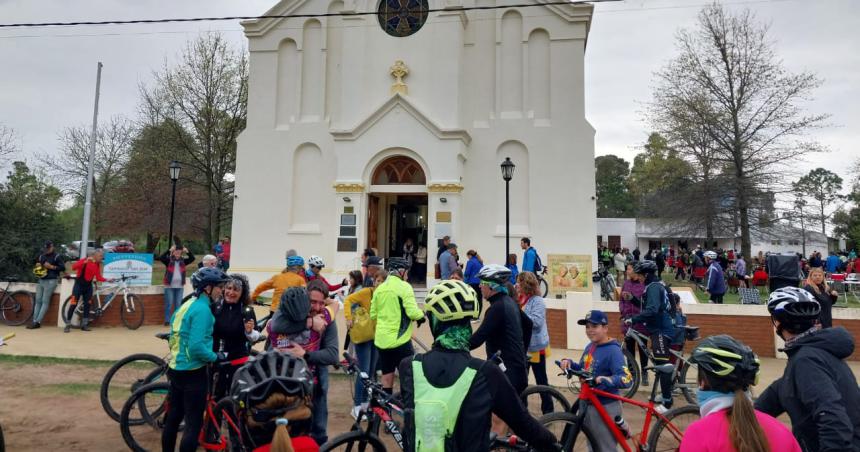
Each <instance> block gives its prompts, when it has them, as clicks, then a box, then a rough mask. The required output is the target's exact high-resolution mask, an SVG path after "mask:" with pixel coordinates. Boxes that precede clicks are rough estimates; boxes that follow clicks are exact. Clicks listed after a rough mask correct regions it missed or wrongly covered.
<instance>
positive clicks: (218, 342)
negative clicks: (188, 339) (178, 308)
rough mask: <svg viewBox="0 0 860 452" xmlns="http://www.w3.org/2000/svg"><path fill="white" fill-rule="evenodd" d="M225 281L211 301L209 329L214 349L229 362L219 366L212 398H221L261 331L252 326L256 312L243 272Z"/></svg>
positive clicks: (255, 320) (254, 323)
mask: <svg viewBox="0 0 860 452" xmlns="http://www.w3.org/2000/svg"><path fill="white" fill-rule="evenodd" d="M229 278H230V280H229V281H227V283H226V284H224V290H223V296H222V297H221V298H220V299H219V300H218V301H216V302H215V303H213V304H212V305H211V306H210V308H211V309H212V315H213V316H214V317H215V325H214V327H213V329H212V343H213V349H212V350H213V351H214V352H216V353H217V352H224V353H225V354H226V355H227V359H229V360H230V362H231V363H235V364H233V365H231V366H225V367H223V368H221V369H220V372H221V375H220V376H219V378H218V385H217V386H216V387H215V388H214V391H213V393H214V394H215V399H217V400H221V398H222V397H224V395H225V394H226V393H227V390H228V389H229V388H230V384H231V383H232V381H233V374H234V373H235V372H236V369H238V368H239V366H241V365H242V364H244V360H243V358H245V359H247V357H248V356H249V355H250V353H251V345H252V344H253V343H254V342H255V341H256V340H257V339H259V338H260V332H259V331H257V330H255V329H254V326H256V324H257V316H256V314H255V313H254V308H252V307H251V297H250V296H249V295H248V293H249V292H250V287H249V286H248V278H247V277H246V276H245V275H240V274H235V273H234V274H232V275H230V277H229Z"/></svg>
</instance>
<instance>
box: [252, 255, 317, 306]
mask: <svg viewBox="0 0 860 452" xmlns="http://www.w3.org/2000/svg"><path fill="white" fill-rule="evenodd" d="M304 274H305V260H304V259H303V258H302V257H301V256H289V257H287V266H286V268H284V269H283V270H282V271H281V272H280V273H278V274H277V275H275V276H272V277H271V278H269V279H267V280H265V281H263V282H261V283H260V284H259V285H257V287H256V288H255V289H254V293H252V294H251V300H256V299H257V297H259V296H260V294H261V293H263V292H265V291H267V290H271V289H274V293H273V294H272V306H271V307H270V308H269V309H271V311H272V314H274V313H275V312H277V311H278V303H280V302H281V295H282V294H283V293H284V291H285V290H287V289H289V288H290V287H304V286H305V285H307V283H306V282H305V277H304Z"/></svg>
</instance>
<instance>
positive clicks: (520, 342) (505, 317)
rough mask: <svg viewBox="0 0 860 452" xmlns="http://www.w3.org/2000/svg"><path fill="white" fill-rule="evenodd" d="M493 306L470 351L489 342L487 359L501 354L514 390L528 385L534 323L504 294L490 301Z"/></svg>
mask: <svg viewBox="0 0 860 452" xmlns="http://www.w3.org/2000/svg"><path fill="white" fill-rule="evenodd" d="M489 302H490V307H489V308H487V312H486V314H485V315H484V321H483V322H482V323H481V326H480V327H479V328H478V330H477V331H475V333H474V334H472V337H471V338H470V339H469V348H471V349H473V350H474V349H476V348H478V347H480V346H481V345H482V344H484V343H485V342H486V344H487V346H486V348H487V357H490V356H493V354H495V353H496V352H497V351H501V352H502V353H501V357H502V361H503V362H504V363H505V368H506V369H505V374H506V375H507V376H508V379H509V380H510V381H511V384H513V386H514V389H516V390H517V391H520V392H521V391H522V390H523V389H525V388H526V386H528V378H527V376H528V369H527V368H526V358H525V357H526V346H527V345H528V343H529V342H530V341H531V334H532V322H531V320H529V318H528V316H526V315H525V313H523V312H522V311H521V310H520V308H519V306H517V304H516V302H514V300H512V299H511V297H509V296H507V295H506V294H504V293H501V292H500V293H497V294H495V295H493V296H492V297H490V298H489Z"/></svg>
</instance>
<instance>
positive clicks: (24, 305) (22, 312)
mask: <svg viewBox="0 0 860 452" xmlns="http://www.w3.org/2000/svg"><path fill="white" fill-rule="evenodd" d="M0 311H2V312H3V323H5V324H6V325H9V326H18V325H22V324H23V323H24V322H26V321H28V320H30V318H31V317H33V294H31V293H30V292H27V291H24V290H16V291H15V292H11V293H10V292H3V298H2V299H0Z"/></svg>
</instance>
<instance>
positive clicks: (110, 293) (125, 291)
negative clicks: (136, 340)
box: [61, 275, 144, 330]
mask: <svg viewBox="0 0 860 452" xmlns="http://www.w3.org/2000/svg"><path fill="white" fill-rule="evenodd" d="M70 279H71V278H70ZM132 279H137V276H125V275H121V276H120V277H119V278H117V280H116V281H115V282H114V283H112V284H105V285H104V286H103V287H101V288H99V287H98V286H96V287H95V288H94V289H95V290H94V291H93V299H92V300H90V315H89V319H90V322H95V321H96V320H97V319H98V318H100V317H101V316H103V315H104V313H105V311H107V309H108V308H109V307H110V305H111V304H112V303H113V301H114V300H115V299H116V297H117V295H119V294H122V306H123V308H122V310H121V311H120V317H121V318H122V323H123V324H125V327H126V328H128V329H130V330H136V329H138V328H140V325H142V324H143V313H144V309H143V300H142V299H140V297H138V296H137V295H135V294H133V293H131V291H130V290H129V288H128V282H127V281H130V280H132ZM93 284H97V283H96V282H95V281H94V282H93ZM102 295H105V296H106V300H105V301H104V303H103V302H102ZM69 306H75V308H74V312H69ZM61 312H62V316H63V321H64V322H66V324H71V323H72V320H73V319H74V318H75V317H78V319H80V318H81V317H82V315H83V312H84V308H83V304H78V302H77V299H75V296H74V295H70V296H69V297H68V298H66V301H64V302H63V309H62V311H61Z"/></svg>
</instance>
